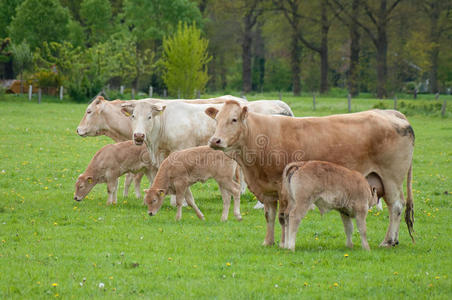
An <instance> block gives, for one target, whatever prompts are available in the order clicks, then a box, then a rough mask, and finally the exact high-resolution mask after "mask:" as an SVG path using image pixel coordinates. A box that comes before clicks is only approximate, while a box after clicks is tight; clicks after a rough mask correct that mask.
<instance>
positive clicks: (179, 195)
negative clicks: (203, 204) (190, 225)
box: [176, 192, 184, 221]
mask: <svg viewBox="0 0 452 300" xmlns="http://www.w3.org/2000/svg"><path fill="white" fill-rule="evenodd" d="M183 201H184V192H176V207H177V213H176V221H179V220H180V219H181V218H182V203H183Z"/></svg>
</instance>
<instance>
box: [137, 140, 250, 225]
mask: <svg viewBox="0 0 452 300" xmlns="http://www.w3.org/2000/svg"><path fill="white" fill-rule="evenodd" d="M237 167H238V166H237V163H236V162H235V161H234V160H232V159H230V158H229V157H227V156H226V155H225V154H224V153H223V152H221V151H215V150H212V149H211V148H209V147H208V146H201V147H195V148H188V149H185V150H181V151H176V152H173V153H171V154H170V155H169V156H168V157H167V158H166V159H165V160H164V161H163V162H162V164H161V165H160V168H159V170H158V172H157V175H156V176H155V179H154V183H153V184H152V187H151V188H150V189H149V190H145V192H146V196H145V198H144V200H145V202H146V203H147V205H148V213H149V215H150V216H154V215H155V214H157V212H158V210H159V209H160V207H161V206H162V204H163V199H164V198H165V195H166V194H168V193H171V194H176V206H177V214H176V220H180V219H181V217H182V201H183V199H184V197H185V200H186V201H187V204H188V205H190V206H191V207H193V209H194V210H195V212H196V215H197V216H198V217H199V218H200V219H202V220H204V215H203V214H202V212H201V211H200V210H199V208H198V207H197V206H196V204H195V201H194V199H193V196H192V195H191V193H190V192H189V191H190V190H189V189H188V188H189V187H190V186H191V185H192V184H194V183H196V182H204V181H206V180H207V179H209V178H214V179H215V180H216V181H217V183H218V186H219V187H220V191H221V196H222V198H223V214H222V216H221V221H226V220H227V219H228V213H229V206H230V204H231V195H232V197H233V198H234V215H235V217H236V218H237V219H238V220H241V219H242V217H241V215H240V184H239V183H238V178H237V174H238V172H236V170H237Z"/></svg>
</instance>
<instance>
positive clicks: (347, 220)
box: [341, 213, 353, 248]
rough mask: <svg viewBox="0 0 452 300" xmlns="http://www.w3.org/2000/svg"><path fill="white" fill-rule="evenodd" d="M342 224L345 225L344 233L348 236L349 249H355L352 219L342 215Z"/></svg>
mask: <svg viewBox="0 0 452 300" xmlns="http://www.w3.org/2000/svg"><path fill="white" fill-rule="evenodd" d="M341 218H342V223H344V231H345V235H346V236H347V243H346V245H347V247H349V248H353V242H352V234H353V222H352V219H351V218H350V217H349V216H347V215H344V214H343V213H341Z"/></svg>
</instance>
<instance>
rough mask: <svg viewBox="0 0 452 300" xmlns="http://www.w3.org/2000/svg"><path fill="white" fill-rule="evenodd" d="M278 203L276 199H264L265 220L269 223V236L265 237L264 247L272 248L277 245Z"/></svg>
mask: <svg viewBox="0 0 452 300" xmlns="http://www.w3.org/2000/svg"><path fill="white" fill-rule="evenodd" d="M277 204H278V202H277V201H276V199H274V198H266V199H264V210H265V220H266V221H267V234H266V235H265V240H264V243H263V245H264V246H271V245H273V244H274V243H275V218H276V207H277Z"/></svg>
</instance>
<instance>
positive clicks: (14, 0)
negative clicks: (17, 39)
mask: <svg viewBox="0 0 452 300" xmlns="http://www.w3.org/2000/svg"><path fill="white" fill-rule="evenodd" d="M22 2H23V0H2V1H0V38H5V37H7V36H8V30H7V29H8V26H9V24H10V23H11V20H12V19H13V17H14V16H15V14H16V7H17V6H19V5H20V3H22Z"/></svg>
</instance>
